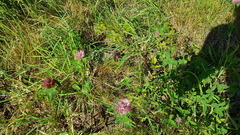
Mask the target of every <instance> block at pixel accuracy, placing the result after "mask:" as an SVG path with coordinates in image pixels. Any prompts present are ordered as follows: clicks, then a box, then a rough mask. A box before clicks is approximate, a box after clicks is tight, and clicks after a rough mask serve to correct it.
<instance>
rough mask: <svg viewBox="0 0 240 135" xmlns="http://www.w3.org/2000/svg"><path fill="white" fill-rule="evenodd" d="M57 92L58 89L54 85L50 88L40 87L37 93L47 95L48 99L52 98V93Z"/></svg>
mask: <svg viewBox="0 0 240 135" xmlns="http://www.w3.org/2000/svg"><path fill="white" fill-rule="evenodd" d="M57 93H58V91H57V90H56V89H55V88H54V87H53V88H50V89H42V90H40V91H39V94H41V95H47V97H48V99H49V100H52V98H53V94H57Z"/></svg>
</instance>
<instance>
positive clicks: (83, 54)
mask: <svg viewBox="0 0 240 135" xmlns="http://www.w3.org/2000/svg"><path fill="white" fill-rule="evenodd" d="M84 56H85V52H84V51H83V50H80V51H79V52H77V54H76V58H77V59H81V58H83V57H84Z"/></svg>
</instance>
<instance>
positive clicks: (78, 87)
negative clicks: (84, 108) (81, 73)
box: [72, 84, 82, 90]
mask: <svg viewBox="0 0 240 135" xmlns="http://www.w3.org/2000/svg"><path fill="white" fill-rule="evenodd" d="M72 88H73V89H75V90H81V89H82V88H81V86H79V85H77V84H74V85H73V86H72Z"/></svg>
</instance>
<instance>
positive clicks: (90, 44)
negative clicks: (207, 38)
mask: <svg viewBox="0 0 240 135" xmlns="http://www.w3.org/2000/svg"><path fill="white" fill-rule="evenodd" d="M171 2H173V4H170V5H176V3H177V2H178V1H171ZM182 2H185V3H184V4H186V5H188V4H189V1H187V0H185V1H179V3H180V4H182ZM194 2H196V4H198V5H199V3H200V4H204V6H206V5H207V6H206V7H212V5H210V4H208V1H206V0H202V1H194ZM194 2H192V3H194ZM221 2H222V1H221ZM163 3H165V4H163ZM169 3H170V2H169V1H164V0H163V1H161V2H159V1H157V0H138V1H126V0H113V1H110V0H102V1H94V0H84V1H74V0H67V1H63V0H60V1H54V0H49V1H47V0H41V1H38V0H35V1H32V0H18V1H14V0H10V1H7V0H4V1H1V2H0V19H1V20H2V21H0V33H1V36H0V43H1V44H2V45H1V46H0V61H1V63H0V66H1V67H0V117H1V120H0V124H1V126H0V133H2V134H60V135H67V134H72V135H74V134H92V135H97V134H99V135H101V134H102V135H105V134H134V135H135V134H137V135H138V134H139V135H142V134H206V135H207V134H227V133H228V132H231V131H233V130H236V132H238V130H239V128H240V127H239V125H238V123H237V119H238V118H235V117H234V116H235V115H236V114H235V115H232V114H234V111H233V112H230V109H231V102H233V101H231V100H232V99H234V98H232V97H234V96H235V95H236V94H235V93H236V92H237V91H238V83H237V82H238V78H239V75H238V74H239V73H238V71H239V66H238V65H239V64H238V63H239V61H240V60H239V58H238V57H236V55H237V54H238V53H239V52H238V48H237V47H236V48H235V49H233V50H232V52H227V51H226V52H225V53H224V54H223V55H222V56H221V58H219V57H216V56H218V55H217V53H218V52H214V48H212V49H209V52H207V53H206V52H201V53H199V54H197V52H195V51H193V50H194V49H195V48H194V47H195V46H197V45H195V44H194V43H191V45H192V46H191V45H188V46H187V45H186V46H185V44H183V45H182V44H180V42H178V41H177V38H179V37H181V36H182V35H181V33H180V32H179V31H178V30H177V29H176V27H174V26H173V25H174V23H173V22H174V21H171V20H169V18H175V17H176V16H174V15H173V16H172V15H171V16H167V15H169V14H167V13H166V12H167V11H168V9H167V8H166V7H170V5H169ZM212 3H213V2H211V4H212ZM219 3H220V1H219ZM222 3H223V2H222ZM204 6H201V5H199V9H198V8H196V10H197V11H200V10H204V8H203V7H204ZM164 7H165V8H164ZM216 7H217V6H216ZM216 7H215V8H216ZM163 9H165V10H166V11H164V10H163ZM173 9H175V8H173ZM208 10H209V9H208ZM214 14H217V13H214ZM187 21H188V20H186V22H187ZM181 23H185V22H183V21H181ZM196 23H197V24H198V25H197V26H196V27H203V26H204V25H205V22H203V21H200V22H196ZM175 26H177V25H176V24H175ZM188 31H191V32H193V29H188ZM204 33H205V31H204ZM181 38H185V37H184V36H183V37H181ZM193 46H194V47H193ZM182 48H186V49H182ZM79 50H84V52H85V56H84V57H83V58H81V59H77V58H76V53H77V52H78V51H79ZM114 51H117V52H119V53H120V54H121V58H120V59H119V60H118V61H116V60H115V61H114V60H113V58H112V56H113V53H114ZM208 53H209V54H208ZM105 54H106V55H108V58H104V56H105ZM192 55H193V56H192ZM206 57H207V58H206ZM100 60H101V61H100ZM211 60H212V61H211ZM47 76H53V77H54V78H57V80H58V83H59V84H58V87H53V88H50V89H45V88H41V85H40V82H41V80H42V79H43V78H45V77H47ZM226 77H227V79H229V78H231V79H233V78H234V79H235V80H234V79H233V81H228V80H227V79H226ZM226 80H227V81H226ZM227 82H229V84H228V83H227ZM229 95H230V96H229ZM123 98H128V99H129V100H130V101H131V105H132V106H131V107H132V108H131V111H130V112H128V113H126V114H119V113H117V112H116V109H115V107H116V103H115V102H114V101H116V100H117V99H123ZM235 98H236V97H235ZM45 99H47V100H45ZM233 103H236V104H237V103H238V102H233ZM237 105H238V104H237Z"/></svg>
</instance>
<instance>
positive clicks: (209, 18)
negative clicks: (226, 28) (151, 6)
mask: <svg viewBox="0 0 240 135" xmlns="http://www.w3.org/2000/svg"><path fill="white" fill-rule="evenodd" d="M163 11H164V12H165V13H166V15H167V17H168V18H169V21H170V23H171V25H172V28H174V29H176V31H177V32H178V33H179V35H178V39H177V41H178V42H177V43H178V44H179V45H187V44H191V43H192V44H195V45H197V47H199V48H200V47H202V45H203V42H204V40H205V38H206V36H207V34H208V33H209V32H210V30H211V28H213V27H215V26H217V25H220V24H225V23H229V22H231V21H233V20H234V17H233V16H232V15H233V5H231V3H230V2H221V0H214V1H199V0H191V1H190V0H181V1H170V2H169V1H168V2H167V3H166V4H165V5H164V7H163ZM186 42H187V43H186Z"/></svg>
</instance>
